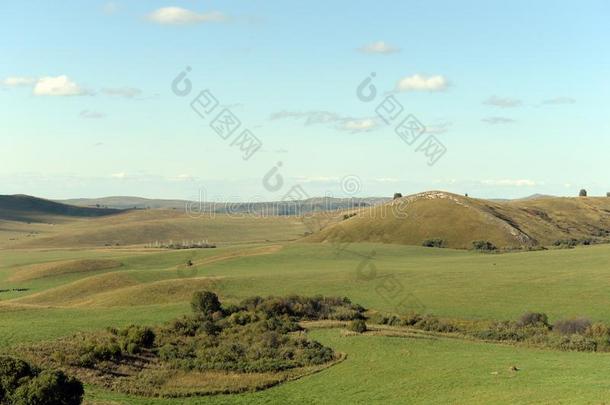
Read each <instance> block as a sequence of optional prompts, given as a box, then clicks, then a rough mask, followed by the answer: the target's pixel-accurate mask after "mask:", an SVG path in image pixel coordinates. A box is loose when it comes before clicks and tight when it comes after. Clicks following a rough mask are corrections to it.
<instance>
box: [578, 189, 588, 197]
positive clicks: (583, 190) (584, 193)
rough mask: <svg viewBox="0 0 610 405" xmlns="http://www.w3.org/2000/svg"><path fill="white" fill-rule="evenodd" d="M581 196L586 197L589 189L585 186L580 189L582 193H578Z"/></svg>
mask: <svg viewBox="0 0 610 405" xmlns="http://www.w3.org/2000/svg"><path fill="white" fill-rule="evenodd" d="M578 196H579V197H586V196H587V190H585V189H584V188H583V189H582V190H580V193H578Z"/></svg>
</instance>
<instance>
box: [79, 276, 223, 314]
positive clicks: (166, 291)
mask: <svg viewBox="0 0 610 405" xmlns="http://www.w3.org/2000/svg"><path fill="white" fill-rule="evenodd" d="M218 279H220V277H200V278H181V279H172V280H162V281H156V282H153V283H147V284H138V285H133V286H129V287H125V288H119V289H115V290H112V291H105V292H103V293H100V294H95V295H93V296H91V297H89V299H87V300H85V301H81V302H79V303H78V304H77V305H79V306H95V307H118V306H135V305H153V304H173V303H176V302H185V301H189V300H190V299H191V297H192V296H193V294H194V293H195V292H196V291H199V290H202V289H210V288H212V287H213V285H214V283H215V282H216V281H217V280H218Z"/></svg>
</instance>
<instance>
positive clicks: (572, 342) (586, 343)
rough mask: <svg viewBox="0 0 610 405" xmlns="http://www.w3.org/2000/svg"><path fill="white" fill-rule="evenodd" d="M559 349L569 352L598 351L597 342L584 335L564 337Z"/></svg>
mask: <svg viewBox="0 0 610 405" xmlns="http://www.w3.org/2000/svg"><path fill="white" fill-rule="evenodd" d="M558 346H559V348H560V349H561V350H567V351H577V352H594V351H596V350H597V342H596V341H595V340H592V339H589V338H586V337H584V336H582V335H569V336H564V337H562V339H561V341H560V342H559V345H558Z"/></svg>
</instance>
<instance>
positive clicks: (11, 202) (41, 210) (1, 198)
mask: <svg viewBox="0 0 610 405" xmlns="http://www.w3.org/2000/svg"><path fill="white" fill-rule="evenodd" d="M119 212H120V210H116V209H108V208H90V207H77V206H74V205H68V204H62V203H58V202H55V201H50V200H45V199H42V198H37V197H31V196H29V195H22V194H18V195H0V220H9V221H19V222H41V221H44V218H45V217H47V216H67V217H101V216H106V215H112V214H117V213H119Z"/></svg>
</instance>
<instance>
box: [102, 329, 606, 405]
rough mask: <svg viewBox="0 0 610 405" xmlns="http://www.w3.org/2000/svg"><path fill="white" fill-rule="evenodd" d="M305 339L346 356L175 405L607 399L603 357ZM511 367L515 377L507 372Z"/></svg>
mask: <svg viewBox="0 0 610 405" xmlns="http://www.w3.org/2000/svg"><path fill="white" fill-rule="evenodd" d="M311 336H312V337H313V338H315V339H317V340H319V341H320V342H322V343H324V344H327V345H330V346H332V347H333V348H335V349H336V350H339V351H342V352H344V353H347V359H346V360H345V361H343V362H342V363H340V364H338V365H335V366H333V367H331V368H329V369H327V370H324V371H321V372H320V373H317V374H314V375H311V376H308V377H305V378H302V379H300V380H297V381H293V382H290V383H287V384H283V385H280V386H277V387H274V388H271V389H268V390H265V391H261V392H257V393H249V394H241V395H231V396H227V395H221V396H216V397H208V398H196V399H195V398H194V399H189V400H183V401H181V402H180V403H185V404H229V403H231V404H271V403H296V404H305V403H309V404H311V403H319V404H322V403H342V404H343V403H345V404H348V403H352V404H353V403H357V404H364V403H396V404H404V403H419V404H448V403H451V404H490V403H494V404H509V403H512V404H514V403H519V404H561V403H564V404H568V403H594V404H603V403H607V402H605V401H607V398H608V395H609V394H610V382H609V381H608V378H607V373H608V371H610V366H609V365H608V362H609V360H610V356H609V355H600V354H582V353H566V352H551V351H542V350H532V349H523V348H519V349H515V348H513V347H510V346H502V345H492V344H482V343H472V342H463V341H459V340H451V339H439V340H425V339H406V338H391V337H377V336H366V335H363V336H342V335H341V333H340V331H339V330H337V329H332V330H316V331H313V333H311ZM513 365H514V366H516V367H517V368H518V369H519V371H517V372H513V371H510V370H509V368H510V367H511V366H513ZM496 373H497V374H496ZM90 398H91V400H97V401H100V402H102V401H109V400H113V401H117V402H118V403H130V404H142V405H143V404H159V405H161V404H163V405H165V404H173V403H175V402H172V401H171V400H151V399H138V398H133V397H128V396H124V395H113V394H108V393H104V392H100V391H95V390H94V391H92V392H91V395H90Z"/></svg>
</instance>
